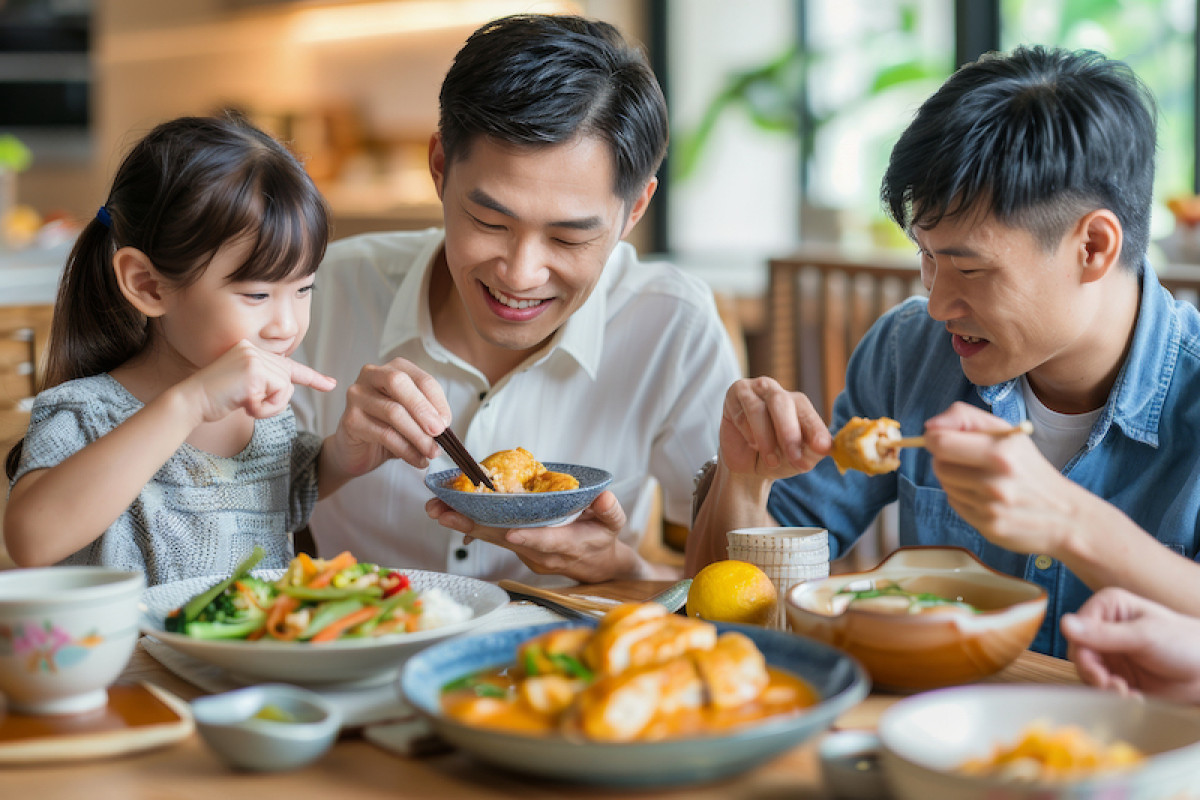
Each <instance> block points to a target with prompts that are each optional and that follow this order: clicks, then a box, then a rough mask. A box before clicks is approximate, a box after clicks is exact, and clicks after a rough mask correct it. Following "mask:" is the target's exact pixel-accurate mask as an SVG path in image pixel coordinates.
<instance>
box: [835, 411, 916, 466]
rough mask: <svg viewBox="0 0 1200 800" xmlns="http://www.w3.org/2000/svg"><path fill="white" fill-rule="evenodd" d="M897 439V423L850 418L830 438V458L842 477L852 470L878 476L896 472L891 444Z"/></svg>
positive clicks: (895, 454)
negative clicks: (831, 440) (831, 444)
mask: <svg viewBox="0 0 1200 800" xmlns="http://www.w3.org/2000/svg"><path fill="white" fill-rule="evenodd" d="M899 439H900V423H899V422H897V421H896V420H894V419H889V418H888V417H880V418H879V419H867V418H865V417H851V419H850V421H849V422H847V423H846V424H845V425H844V426H843V427H842V429H841V430H840V431H838V432H837V435H836V436H834V437H833V450H832V451H831V452H830V455H831V456H832V457H833V463H835V464H837V468H838V470H839V471H841V472H842V473H843V474H845V472H846V470H848V469H856V470H858V471H859V472H865V473H867V474H868V475H882V474H884V473H885V472H892V471H893V470H896V469H899V468H900V451H899V449H898V448H897V447H895V445H894V444H892V443H893V442H896V441H898V440H899Z"/></svg>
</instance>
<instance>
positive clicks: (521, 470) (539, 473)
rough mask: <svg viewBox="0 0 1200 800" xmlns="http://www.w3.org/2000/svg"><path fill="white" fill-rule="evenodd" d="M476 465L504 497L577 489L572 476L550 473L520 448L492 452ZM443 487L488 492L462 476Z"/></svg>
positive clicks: (575, 480)
mask: <svg viewBox="0 0 1200 800" xmlns="http://www.w3.org/2000/svg"><path fill="white" fill-rule="evenodd" d="M479 466H481V467H483V471H484V472H486V473H487V476H488V477H489V478H491V479H492V484H493V485H494V486H495V487H496V491H497V492H501V493H504V494H523V493H528V492H567V491H570V490H572V489H578V488H579V481H578V480H577V479H576V478H575V476H574V475H568V474H566V473H565V472H551V471H550V470H548V469H546V467H545V466H544V465H543V464H542V462H540V461H538V460H537V459H536V458H534V457H533V453H530V452H529V451H528V450H526V449H525V448H524V447H518V448H516V449H515V450H501V451H499V452H496V453H492V454H491V455H490V456H488V457H487V458H485V459H483V461H480V462H479ZM447 486H448V487H449V488H451V489H457V490H458V491H460V492H491V491H492V490H491V489H489V488H487V487H486V486H484V485H483V484H482V483H480V484H473V483H471V479H470V478H468V477H467V476H466V475H462V474H460V475H459V476H458V477H457V478H455V479H454V480H452V481H450V482H449V483H448V484H447Z"/></svg>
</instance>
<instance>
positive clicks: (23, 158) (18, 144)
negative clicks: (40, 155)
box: [0, 133, 33, 172]
mask: <svg viewBox="0 0 1200 800" xmlns="http://www.w3.org/2000/svg"><path fill="white" fill-rule="evenodd" d="M32 162H33V154H32V153H30V152H29V148H28V147H26V146H25V143H24V142H22V141H21V140H20V139H18V138H17V137H16V136H13V135H12V134H11V133H5V134H0V169H10V170H12V171H13V172H21V171H22V170H24V169H26V168H27V167H28V166H29V165H30V164H31V163H32Z"/></svg>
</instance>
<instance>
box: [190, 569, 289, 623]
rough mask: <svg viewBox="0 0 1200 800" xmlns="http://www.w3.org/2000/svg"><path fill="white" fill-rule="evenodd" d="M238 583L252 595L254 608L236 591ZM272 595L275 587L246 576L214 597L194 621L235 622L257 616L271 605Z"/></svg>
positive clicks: (239, 591)
mask: <svg viewBox="0 0 1200 800" xmlns="http://www.w3.org/2000/svg"><path fill="white" fill-rule="evenodd" d="M239 583H240V584H242V585H243V586H245V587H246V588H248V589H249V590H250V591H251V592H252V593H253V595H254V600H255V605H254V607H251V604H250V603H249V602H248V601H247V599H246V597H245V596H244V595H243V594H242V592H241V590H239V589H238V586H237V584H239ZM274 595H275V587H274V586H272V585H271V584H270V583H268V582H267V581H264V580H261V579H259V578H255V577H252V576H250V575H247V576H245V577H244V578H239V579H238V581H237V582H236V583H235V584H234V585H232V586H230V587H228V588H227V589H225V591H223V592H221V593H220V594H219V595H217V596H216V597H214V598H213V601H212V602H211V603H209V604H208V605H206V606H205V607H204V608H203V610H201V611H200V613H199V615H197V617H196V620H197V621H200V622H237V621H240V620H243V619H245V618H246V617H247V616H258V615H259V613H260V609H262V608H265V607H267V606H269V605H270V604H271V602H272V601H273V600H274Z"/></svg>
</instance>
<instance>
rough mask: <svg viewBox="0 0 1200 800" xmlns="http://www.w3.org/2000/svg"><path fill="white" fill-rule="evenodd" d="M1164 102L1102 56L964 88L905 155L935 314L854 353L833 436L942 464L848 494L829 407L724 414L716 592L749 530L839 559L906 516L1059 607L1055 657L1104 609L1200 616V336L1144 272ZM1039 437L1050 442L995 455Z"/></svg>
mask: <svg viewBox="0 0 1200 800" xmlns="http://www.w3.org/2000/svg"><path fill="white" fill-rule="evenodd" d="M1154 151H1155V116H1154V102H1153V99H1152V97H1151V96H1150V94H1149V92H1148V91H1147V90H1146V89H1145V87H1144V86H1143V85H1142V84H1141V83H1140V81H1138V79H1137V78H1136V76H1134V75H1133V73H1132V72H1130V71H1129V69H1128V67H1126V66H1125V65H1124V64H1122V63H1120V62H1117V61H1111V60H1108V59H1105V58H1104V57H1102V56H1100V55H1099V54H1096V53H1087V52H1075V53H1072V52H1066V51H1061V50H1046V49H1044V48H1037V47H1035V48H1020V49H1018V50H1016V51H1014V52H1013V53H1011V54H1009V55H992V56H987V57H984V58H983V59H981V60H980V61H978V62H975V63H973V64H970V65H967V66H965V67H963V68H962V69H961V70H959V71H958V72H957V73H956V74H955V75H953V76H952V77H951V78H950V79H949V80H948V81H947V82H946V83H945V84H944V85H943V86H942V88H941V89H939V90H938V91H937V92H936V93H935V94H934V95H933V96H932V97H931V98H930V99H929V100H927V101H926V102H925V103H924V105H923V106H922V107H921V109H920V111H919V112H918V113H917V116H916V118H915V120H914V121H913V123H912V124H911V125H910V126H909V128H908V129H907V130H906V131H905V132H904V134H903V135H902V136H901V137H900V139H899V141H898V142H897V144H896V146H895V148H894V149H893V151H892V157H891V162H890V164H889V167H888V171H887V174H886V175H885V177H884V180H883V198H884V202H885V204H886V206H887V209H888V211H889V212H890V214H891V215H892V217H893V218H894V219H895V220H896V221H897V223H898V224H899V225H900V226H901V227H903V228H904V229H905V231H907V232H908V233H909V235H910V236H911V237H912V239H913V240H914V241H915V242H916V244H917V247H918V249H919V250H920V256H921V276H922V280H923V282H924V284H925V287H926V288H927V289H928V291H929V297H928V299H927V300H926V299H924V298H914V299H910V300H908V301H907V302H905V303H903V304H901V305H900V306H898V307H897V308H895V309H894V310H893V311H891V312H890V313H888V314H886V315H885V316H884V317H883V318H881V319H880V320H879V321H878V322H877V323H876V325H875V326H874V327H873V328H872V329H871V331H870V332H869V333H868V334H867V336H866V337H865V338H864V339H863V341H862V343H861V344H860V345H859V346H858V348H857V349H856V351H855V353H854V355H853V356H852V358H851V360H850V364H849V366H848V370H847V379H846V390H845V392H843V393H842V395H840V396H839V397H838V399H837V402H836V403H835V405H834V420H833V422H834V428H835V429H837V428H840V427H841V425H843V424H845V422H846V421H847V420H848V419H849V418H850V417H852V416H861V417H868V418H875V417H891V418H893V419H895V420H898V421H899V422H900V427H901V430H903V431H904V432H905V434H908V435H915V434H917V433H920V432H922V430H923V431H924V434H925V440H926V447H925V448H924V449H916V448H913V449H906V450H903V451H902V452H901V455H900V468H899V469H898V470H897V471H896V472H893V473H889V474H886V475H883V476H878V477H869V476H867V475H864V474H862V473H853V472H851V473H847V474H846V475H844V476H843V475H839V474H838V471H837V469H836V468H835V466H834V465H833V463H832V461H831V460H830V459H824V456H825V455H827V454H828V453H829V451H830V446H831V436H830V431H829V429H828V428H826V426H825V424H824V423H823V422H822V420H821V419H820V417H819V416H818V415H817V414H816V412H815V411H814V409H813V406H812V404H811V403H810V402H809V400H808V398H807V397H805V396H803V395H801V394H795V393H788V392H785V391H783V389H781V388H780V386H779V385H778V384H777V383H776V382H775V381H773V380H771V379H769V378H758V379H753V380H745V381H739V382H736V383H735V384H734V385H733V386H732V387H731V388H730V390H729V392H728V393H727V394H726V401H725V408H724V415H723V420H722V425H721V433H720V438H721V446H720V455H719V458H718V459H717V460H716V461H715V466H714V468H713V469H712V470H711V474H712V483H711V489H710V490H709V491H708V493H707V495H706V496H705V498H704V502H703V504H702V505H701V507H700V509H699V513H698V516H697V520H696V525H695V528H694V529H693V531H692V534H691V536H690V537H689V541H688V564H689V569H690V570H693V571H694V570H696V569H698V568H699V567H700V566H702V565H703V564H704V563H706V562H708V561H711V560H714V559H717V558H723V557H724V555H725V541H724V538H725V532H726V531H729V530H731V529H734V528H738V527H745V526H751V525H767V524H772V522H774V521H778V522H780V523H783V524H788V525H820V526H823V527H826V528H828V529H829V531H830V534H831V551H832V554H833V556H834V557H837V556H839V555H842V554H844V553H845V552H846V550H848V549H849V548H850V546H851V545H852V544H853V543H854V542H855V540H856V539H857V537H858V536H859V535H860V534H861V532H862V531H863V530H864V529H865V528H866V527H867V526H868V525H869V524H870V523H871V521H872V520H873V519H874V517H875V515H876V514H877V513H878V511H879V510H880V509H881V508H882V507H883V506H884V505H886V504H887V503H889V502H891V501H894V500H895V501H899V527H900V531H899V533H900V543H901V544H902V545H919V544H940V545H957V546H961V547H965V548H967V549H969V550H971V551H972V552H974V553H975V554H976V555H977V556H979V557H980V558H981V559H982V560H983V561H985V562H986V563H987V564H989V565H991V566H992V567H994V568H996V569H998V570H1001V571H1003V572H1007V573H1009V574H1012V575H1017V576H1019V577H1023V578H1025V579H1027V580H1030V581H1033V582H1035V583H1038V584H1039V585H1041V586H1042V587H1044V588H1045V589H1046V592H1047V594H1048V595H1049V605H1048V609H1047V614H1046V620H1045V622H1044V623H1043V625H1042V628H1041V630H1040V632H1039V634H1038V636H1037V639H1036V640H1035V642H1034V648H1035V649H1037V650H1040V651H1043V652H1048V653H1054V654H1056V655H1059V656H1063V655H1065V654H1066V647H1067V643H1066V640H1065V639H1064V638H1063V637H1062V635H1061V634H1060V632H1059V630H1058V619H1059V618H1060V617H1061V615H1062V614H1064V613H1067V612H1071V611H1074V610H1076V609H1078V608H1079V606H1080V605H1081V604H1082V603H1083V602H1084V601H1085V600H1086V599H1087V598H1088V597H1089V596H1090V595H1091V593H1092V592H1093V591H1095V590H1097V589H1100V588H1102V587H1105V586H1120V587H1124V588H1126V589H1129V590H1132V591H1134V592H1136V593H1138V594H1142V595H1145V596H1147V597H1150V598H1152V599H1155V600H1158V601H1159V602H1162V603H1165V604H1166V605H1168V606H1171V607H1173V608H1176V609H1178V610H1181V611H1190V612H1192V613H1196V612H1200V581H1197V580H1196V577H1197V575H1198V574H1200V573H1198V572H1197V570H1196V565H1195V563H1194V560H1195V559H1196V556H1197V550H1198V544H1200V535H1198V532H1200V450H1198V448H1197V439H1198V438H1200V403H1198V402H1197V398H1198V397H1200V315H1198V314H1197V312H1196V310H1195V309H1194V308H1193V307H1192V306H1190V305H1188V304H1185V303H1180V302H1176V301H1175V300H1173V299H1172V298H1171V296H1170V294H1169V293H1168V292H1167V291H1166V290H1165V289H1163V288H1162V286H1161V285H1160V284H1159V282H1158V280H1157V278H1156V277H1155V275H1154V271H1153V269H1152V268H1151V267H1150V266H1149V264H1148V263H1147V261H1146V250H1147V247H1148V242H1149V220H1150V204H1151V189H1152V185H1153V179H1154ZM1024 419H1029V420H1031V421H1032V422H1033V426H1034V434H1033V436H1032V437H1025V436H1006V437H995V436H989V435H988V432H989V431H990V432H995V431H1000V430H1004V429H1007V428H1009V427H1011V426H1012V425H1015V424H1016V423H1018V422H1020V421H1022V420H1024Z"/></svg>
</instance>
